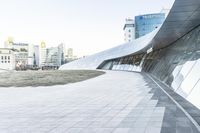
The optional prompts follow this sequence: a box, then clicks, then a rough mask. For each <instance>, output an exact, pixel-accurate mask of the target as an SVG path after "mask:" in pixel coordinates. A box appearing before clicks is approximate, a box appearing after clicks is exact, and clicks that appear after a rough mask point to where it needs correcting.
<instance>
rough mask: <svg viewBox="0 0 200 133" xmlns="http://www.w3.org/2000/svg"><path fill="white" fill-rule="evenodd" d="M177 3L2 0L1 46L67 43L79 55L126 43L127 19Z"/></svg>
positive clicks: (168, 0) (159, 0) (165, 0)
mask: <svg viewBox="0 0 200 133" xmlns="http://www.w3.org/2000/svg"><path fill="white" fill-rule="evenodd" d="M173 2H174V0H0V18H1V19H0V47H3V44H4V41H5V40H6V39H7V37H8V36H12V37H13V38H14V40H15V42H27V43H32V44H35V45H39V44H40V42H41V41H45V42H46V44H47V46H49V47H51V46H57V45H58V44H59V43H61V42H63V43H65V45H66V47H72V48H74V51H75V54H77V55H78V56H83V55H90V54H93V53H96V52H99V51H102V50H105V49H107V48H110V47H113V46H116V45H119V44H121V43H124V40H123V39H124V37H123V26H124V23H125V18H127V17H130V18H133V17H134V16H136V15H140V14H145V13H157V12H160V11H161V9H162V8H163V7H164V8H170V7H171V5H172V4H173Z"/></svg>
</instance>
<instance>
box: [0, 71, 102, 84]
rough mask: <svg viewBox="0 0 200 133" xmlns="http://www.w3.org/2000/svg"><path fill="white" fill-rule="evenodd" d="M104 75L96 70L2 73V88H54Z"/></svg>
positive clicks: (0, 78)
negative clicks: (54, 86)
mask: <svg viewBox="0 0 200 133" xmlns="http://www.w3.org/2000/svg"><path fill="white" fill-rule="evenodd" d="M102 74H104V72H102V71H94V70H65V71H64V70H62V71H61V70H56V71H18V72H4V73H0V87H26V86H33V87H36V86H52V85H63V84H68V83H75V82H79V81H83V80H87V79H90V78H94V77H97V76H99V75H102Z"/></svg>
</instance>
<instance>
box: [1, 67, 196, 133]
mask: <svg viewBox="0 0 200 133" xmlns="http://www.w3.org/2000/svg"><path fill="white" fill-rule="evenodd" d="M160 132H162V133H175V132H177V133H192V132H193V133H197V132H198V131H197V129H196V127H195V126H194V125H193V124H192V122H191V121H190V120H189V119H188V118H187V117H186V116H185V114H184V113H183V112H182V111H181V110H180V109H179V108H178V107H177V106H176V104H175V103H174V102H173V101H172V100H171V99H170V98H169V97H168V96H167V95H166V94H165V93H163V91H162V90H161V89H160V88H159V87H158V86H157V85H156V84H155V83H154V82H153V81H152V80H151V79H149V78H148V77H146V76H145V75H142V74H140V73H133V72H115V71H107V73H106V74H104V75H102V76H99V77H96V78H93V79H90V80H86V81H83V82H79V83H74V84H68V85H63V86H53V87H37V88H31V87H26V88H0V133H160Z"/></svg>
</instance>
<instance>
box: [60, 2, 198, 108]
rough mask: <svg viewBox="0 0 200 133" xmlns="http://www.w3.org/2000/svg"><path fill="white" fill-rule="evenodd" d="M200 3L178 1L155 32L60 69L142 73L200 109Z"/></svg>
mask: <svg viewBox="0 0 200 133" xmlns="http://www.w3.org/2000/svg"><path fill="white" fill-rule="evenodd" d="M199 68H200V1H199V0H189V1H188V0H175V2H174V4H173V7H172V8H171V10H170V12H169V14H168V16H167V18H166V20H165V21H164V23H163V24H162V26H161V27H159V28H158V29H156V30H155V31H153V32H151V33H149V34H147V35H146V36H143V37H141V38H139V39H136V40H134V41H133V42H131V43H127V44H126V45H124V44H122V45H119V46H117V47H114V48H111V49H108V50H105V51H103V52H100V53H97V54H94V55H92V56H89V57H87V58H83V59H80V60H77V61H74V62H71V63H68V64H65V65H63V66H61V67H60V70H65V69H108V70H124V71H142V72H145V73H148V74H150V75H151V76H152V77H154V78H155V79H156V80H158V81H159V82H162V83H163V84H164V85H166V86H168V87H169V88H171V90H173V91H175V92H177V93H178V94H179V95H180V96H181V97H183V98H184V99H187V100H188V101H189V102H191V103H192V104H193V105H195V106H196V107H197V108H199V109H200V99H199V96H200V71H199Z"/></svg>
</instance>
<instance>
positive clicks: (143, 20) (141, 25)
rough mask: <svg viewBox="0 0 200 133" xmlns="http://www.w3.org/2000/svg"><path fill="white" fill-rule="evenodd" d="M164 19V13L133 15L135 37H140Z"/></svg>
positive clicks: (160, 23) (156, 26)
mask: <svg viewBox="0 0 200 133" xmlns="http://www.w3.org/2000/svg"><path fill="white" fill-rule="evenodd" d="M164 20H165V13H155V14H146V15H140V16H136V17H135V25H136V26H135V28H136V29H135V37H136V38H140V37H142V36H144V35H146V34H148V33H150V32H152V31H153V30H155V29H156V28H158V27H159V26H160V25H162V23H163V22H164Z"/></svg>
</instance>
